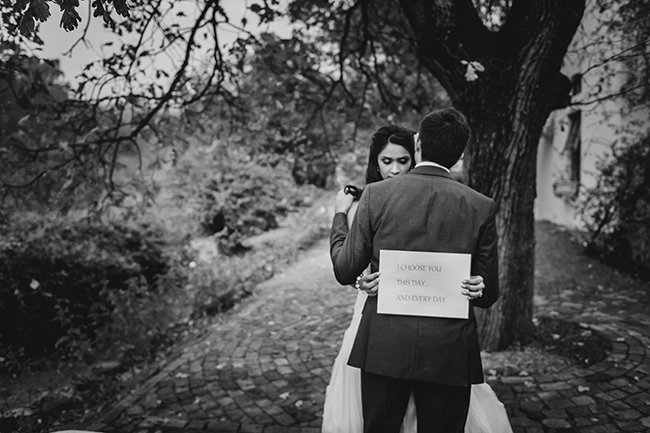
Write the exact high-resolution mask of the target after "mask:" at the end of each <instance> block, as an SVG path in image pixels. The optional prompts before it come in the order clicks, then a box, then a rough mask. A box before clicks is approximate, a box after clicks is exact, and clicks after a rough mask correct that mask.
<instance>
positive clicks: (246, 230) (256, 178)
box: [201, 162, 304, 254]
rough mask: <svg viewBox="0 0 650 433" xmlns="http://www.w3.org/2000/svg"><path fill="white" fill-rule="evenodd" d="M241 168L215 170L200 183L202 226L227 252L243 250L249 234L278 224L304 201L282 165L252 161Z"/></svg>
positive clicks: (222, 249) (272, 227) (223, 250)
mask: <svg viewBox="0 0 650 433" xmlns="http://www.w3.org/2000/svg"><path fill="white" fill-rule="evenodd" d="M238 168H239V169H238V170H233V171H231V172H225V173H224V172H220V173H215V174H214V175H212V176H210V177H209V178H207V179H206V180H205V182H204V183H203V185H202V187H201V188H202V191H201V199H202V200H201V202H202V203H201V206H202V207H203V211H202V214H203V217H202V226H203V228H204V230H205V231H206V232H207V233H209V234H216V235H217V236H216V237H217V239H218V240H219V247H220V249H221V251H222V252H224V253H226V254H234V253H240V252H243V251H244V250H246V249H247V248H246V247H245V246H244V245H243V243H242V242H243V241H244V240H245V239H246V238H247V237H250V236H252V235H255V234H259V233H261V232H263V231H267V230H270V229H274V228H277V227H278V219H279V218H280V217H282V216H284V215H286V214H287V212H289V211H290V210H292V209H294V208H296V207H297V206H300V205H303V204H304V201H303V200H302V197H301V196H300V193H299V191H298V189H297V188H296V186H295V184H294V183H293V182H292V180H291V178H289V177H288V176H287V174H288V173H287V171H286V170H285V171H283V170H282V167H279V166H276V167H268V166H261V165H259V164H257V163H254V162H251V163H248V164H241V165H240V166H239V167H238ZM271 178H274V181H273V182H269V179H271Z"/></svg>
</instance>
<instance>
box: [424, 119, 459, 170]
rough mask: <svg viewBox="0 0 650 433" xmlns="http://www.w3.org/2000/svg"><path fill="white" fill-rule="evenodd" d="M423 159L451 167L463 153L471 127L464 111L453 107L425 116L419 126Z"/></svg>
mask: <svg viewBox="0 0 650 433" xmlns="http://www.w3.org/2000/svg"><path fill="white" fill-rule="evenodd" d="M418 132H419V137H420V146H421V147H422V160H424V161H431V162H435V163H437V164H440V165H443V166H445V167H447V168H451V167H452V166H453V165H454V164H456V162H458V160H459V159H460V156H461V155H462V154H463V151H464V150H465V146H467V142H468V141H469V137H470V129H469V125H468V124H467V119H465V116H464V115H463V113H461V112H460V111H458V110H455V109H453V108H446V109H442V110H435V111H432V112H431V113H429V114H427V115H426V116H424V118H423V119H422V121H420V127H419V131H418Z"/></svg>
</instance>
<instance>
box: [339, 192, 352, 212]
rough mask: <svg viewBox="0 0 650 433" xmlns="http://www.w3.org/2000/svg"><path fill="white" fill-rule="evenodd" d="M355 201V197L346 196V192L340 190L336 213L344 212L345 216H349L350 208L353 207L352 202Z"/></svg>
mask: <svg viewBox="0 0 650 433" xmlns="http://www.w3.org/2000/svg"><path fill="white" fill-rule="evenodd" d="M353 201H354V197H353V196H352V195H351V194H346V193H345V190H343V189H342V190H340V191H339V192H338V193H337V194H336V204H335V206H334V212H335V213H339V212H343V213H344V214H347V213H348V211H349V210H350V207H351V206H352V202H353Z"/></svg>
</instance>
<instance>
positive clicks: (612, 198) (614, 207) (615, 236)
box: [582, 135, 650, 275]
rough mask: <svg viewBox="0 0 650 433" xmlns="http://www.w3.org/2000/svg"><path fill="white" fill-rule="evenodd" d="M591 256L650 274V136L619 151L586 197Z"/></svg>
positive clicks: (604, 166)
mask: <svg viewBox="0 0 650 433" xmlns="http://www.w3.org/2000/svg"><path fill="white" fill-rule="evenodd" d="M582 219H583V221H584V224H585V227H586V229H587V234H588V238H587V250H588V251H589V252H590V253H593V254H595V255H597V256H599V257H601V258H602V259H603V260H604V261H605V262H606V263H609V264H611V265H613V266H616V267H619V268H621V269H624V270H627V271H632V272H637V273H641V274H645V275H649V274H650V135H647V136H645V137H643V138H642V139H641V140H639V141H637V142H636V143H634V144H632V145H630V146H627V147H624V148H622V149H615V151H614V157H613V158H612V159H611V160H610V161H608V162H607V163H604V164H602V167H601V174H600V178H599V179H598V183H597V185H596V187H595V188H593V189H591V190H590V191H588V192H587V194H586V195H585V199H584V201H583V203H582Z"/></svg>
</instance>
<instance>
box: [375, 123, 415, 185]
mask: <svg viewBox="0 0 650 433" xmlns="http://www.w3.org/2000/svg"><path fill="white" fill-rule="evenodd" d="M414 134H415V131H412V130H410V129H408V128H404V127H403V126H398V125H386V126H382V127H381V128H379V129H378V130H377V132H375V133H374V134H373V136H372V140H371V142H370V155H369V156H368V168H366V185H367V184H369V183H373V182H377V181H380V180H382V177H381V175H380V174H379V163H378V162H377V158H378V156H379V154H380V153H381V151H382V150H384V148H385V147H386V146H387V145H388V143H393V144H397V145H398V146H402V147H403V148H404V149H406V151H407V152H408V153H409V155H411V167H413V165H415V156H414V154H415V151H414V149H415V142H414V140H413V135H414Z"/></svg>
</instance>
